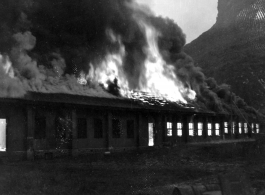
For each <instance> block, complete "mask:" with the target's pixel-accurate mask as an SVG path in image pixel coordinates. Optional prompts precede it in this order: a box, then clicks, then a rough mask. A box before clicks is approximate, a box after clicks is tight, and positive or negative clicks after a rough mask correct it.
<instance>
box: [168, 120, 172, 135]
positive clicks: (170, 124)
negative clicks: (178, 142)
mask: <svg viewBox="0 0 265 195" xmlns="http://www.w3.org/2000/svg"><path fill="white" fill-rule="evenodd" d="M167 136H172V123H171V122H167Z"/></svg>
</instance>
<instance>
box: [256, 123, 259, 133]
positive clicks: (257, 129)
mask: <svg viewBox="0 0 265 195" xmlns="http://www.w3.org/2000/svg"><path fill="white" fill-rule="evenodd" d="M256 133H259V124H256Z"/></svg>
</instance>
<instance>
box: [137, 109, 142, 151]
mask: <svg viewBox="0 0 265 195" xmlns="http://www.w3.org/2000/svg"><path fill="white" fill-rule="evenodd" d="M136 114H137V116H136V118H137V128H136V147H137V148H139V147H140V134H141V131H142V129H141V127H142V114H141V113H140V112H137V113H136Z"/></svg>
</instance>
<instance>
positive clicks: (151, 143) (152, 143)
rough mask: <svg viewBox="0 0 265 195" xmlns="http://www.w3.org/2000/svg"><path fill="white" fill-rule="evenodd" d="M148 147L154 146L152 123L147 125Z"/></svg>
mask: <svg viewBox="0 0 265 195" xmlns="http://www.w3.org/2000/svg"><path fill="white" fill-rule="evenodd" d="M148 138H149V141H148V146H154V123H148Z"/></svg>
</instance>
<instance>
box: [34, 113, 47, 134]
mask: <svg viewBox="0 0 265 195" xmlns="http://www.w3.org/2000/svg"><path fill="white" fill-rule="evenodd" d="M45 137H46V118H45V117H44V116H36V117H35V132H34V138H35V139H45Z"/></svg>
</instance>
